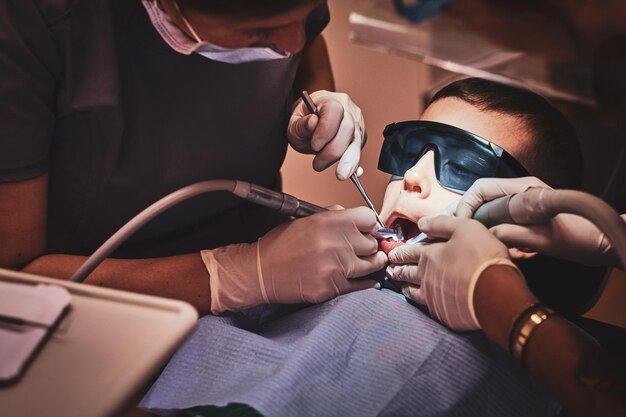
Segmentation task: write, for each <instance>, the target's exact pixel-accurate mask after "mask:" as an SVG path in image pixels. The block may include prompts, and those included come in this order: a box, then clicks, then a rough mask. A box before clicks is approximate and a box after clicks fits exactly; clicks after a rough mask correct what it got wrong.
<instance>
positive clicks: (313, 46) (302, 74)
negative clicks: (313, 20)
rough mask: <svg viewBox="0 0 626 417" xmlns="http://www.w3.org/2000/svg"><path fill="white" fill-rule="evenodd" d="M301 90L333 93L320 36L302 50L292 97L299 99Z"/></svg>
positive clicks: (331, 77)
mask: <svg viewBox="0 0 626 417" xmlns="http://www.w3.org/2000/svg"><path fill="white" fill-rule="evenodd" d="M302 90H307V91H309V92H312V91H317V90H328V91H335V80H334V78H333V70H332V68H331V66H330V58H329V57H328V49H327V48H326V41H325V40H324V38H323V37H322V35H319V36H317V37H315V38H314V39H313V40H312V41H311V42H309V43H307V45H306V46H305V47H304V49H303V50H302V61H301V62H300V66H299V67H298V72H297V73H296V79H295V81H294V84H293V91H294V97H300V92H301V91H302Z"/></svg>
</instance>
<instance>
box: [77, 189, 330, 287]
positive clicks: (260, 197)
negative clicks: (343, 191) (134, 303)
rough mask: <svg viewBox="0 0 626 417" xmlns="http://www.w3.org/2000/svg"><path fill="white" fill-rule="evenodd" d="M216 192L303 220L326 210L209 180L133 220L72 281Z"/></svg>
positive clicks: (270, 192)
mask: <svg viewBox="0 0 626 417" xmlns="http://www.w3.org/2000/svg"><path fill="white" fill-rule="evenodd" d="M214 191H228V192H231V193H233V194H235V195H237V196H238V197H241V198H243V199H245V200H248V201H251V202H253V203H256V204H259V205H262V206H265V207H269V208H271V209H274V210H278V211H279V212H281V213H284V214H286V215H288V216H294V217H304V216H309V215H311V214H314V213H317V212H320V211H324V210H326V209H325V208H322V207H319V206H316V205H315V204H311V203H307V202H306V201H301V200H298V199H297V198H296V197H293V196H291V195H289V194H284V193H279V192H277V191H274V190H270V189H268V188H265V187H261V186H259V185H256V184H250V183H249V182H245V181H235V180H209V181H201V182H197V183H195V184H192V185H188V186H187V187H183V188H181V189H180V190H178V191H175V192H173V193H171V194H168V195H166V196H165V197H163V198H161V199H160V200H158V201H157V202H155V203H153V204H152V205H150V206H149V207H147V208H146V209H144V210H143V211H141V212H140V213H139V214H137V215H136V216H135V217H133V218H132V219H131V220H130V221H129V222H128V223H126V224H125V225H124V226H122V228H120V229H119V230H118V231H117V232H115V233H114V234H113V235H112V236H111V237H110V238H108V239H107V241H106V242H104V243H103V244H102V246H100V247H99V248H98V250H96V251H95V252H94V253H93V254H92V255H91V256H90V257H89V258H87V260H86V261H85V263H83V264H82V265H81V266H80V268H78V270H77V271H76V272H75V273H74V274H73V275H72V277H71V278H70V280H71V281H74V282H83V281H84V280H85V278H87V276H88V275H89V274H91V273H92V272H93V270H94V269H96V267H97V266H98V265H100V263H101V262H102V261H103V260H104V259H106V258H108V257H109V256H110V255H111V253H113V251H115V249H117V248H118V247H119V246H120V245H121V244H122V243H124V242H125V241H126V240H127V239H128V238H129V237H130V236H132V235H133V233H135V232H136V231H137V230H139V229H140V228H141V227H143V226H144V225H145V224H146V223H148V222H149V221H150V220H152V219H154V218H155V217H156V216H158V215H159V214H161V213H163V212H164V211H166V210H168V209H169V208H171V207H173V206H175V205H177V204H179V203H182V202H183V201H185V200H188V199H190V198H192V197H195V196H197V195H200V194H204V193H211V192H214Z"/></svg>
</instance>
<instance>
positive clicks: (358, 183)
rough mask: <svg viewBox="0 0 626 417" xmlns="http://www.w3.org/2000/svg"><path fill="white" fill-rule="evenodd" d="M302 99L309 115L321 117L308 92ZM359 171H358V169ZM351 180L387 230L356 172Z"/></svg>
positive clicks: (302, 95) (302, 94) (304, 92)
mask: <svg viewBox="0 0 626 417" xmlns="http://www.w3.org/2000/svg"><path fill="white" fill-rule="evenodd" d="M300 97H302V101H303V102H304V105H305V106H306V108H307V109H308V110H309V113H312V114H314V115H316V116H318V117H319V115H320V114H319V112H318V111H317V106H316V105H315V103H314V102H313V99H311V96H309V93H307V92H306V90H303V91H302V93H300ZM359 168H360V167H359ZM357 171H358V169H357ZM350 179H351V180H352V182H353V183H354V185H355V186H356V188H357V190H359V193H361V196H362V197H363V200H365V204H367V206H368V207H369V208H370V210H372V211H373V212H374V215H375V216H376V221H377V222H378V224H379V225H380V227H381V228H385V224H384V223H383V221H382V220H381V219H380V216H379V215H378V212H377V211H376V208H375V207H374V204H373V203H372V200H370V198H369V196H368V195H367V193H366V192H365V188H363V185H362V184H361V180H359V177H358V175H357V174H356V172H355V173H354V174H352V175H350Z"/></svg>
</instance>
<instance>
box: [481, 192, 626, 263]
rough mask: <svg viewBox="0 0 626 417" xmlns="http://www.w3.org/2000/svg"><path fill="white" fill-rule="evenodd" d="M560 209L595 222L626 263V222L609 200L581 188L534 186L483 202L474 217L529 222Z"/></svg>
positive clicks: (489, 223)
mask: <svg viewBox="0 0 626 417" xmlns="http://www.w3.org/2000/svg"><path fill="white" fill-rule="evenodd" d="M560 213H569V214H575V215H578V216H581V217H584V218H586V219H587V220H589V221H591V222H592V223H593V224H595V225H596V227H598V229H600V230H601V231H602V232H603V233H604V234H605V236H606V237H607V239H608V240H609V242H611V244H612V245H613V248H614V249H615V253H616V254H617V257H618V258H619V260H620V262H621V263H622V266H623V267H624V266H626V223H625V222H624V221H623V220H622V218H621V217H620V216H619V214H618V213H617V212H616V211H615V210H614V209H613V208H612V207H611V206H609V205H608V204H607V203H605V202H604V201H602V200H601V199H599V198H598V197H595V196H593V195H591V194H587V193H584V192H582V191H574V190H553V189H551V188H543V187H531V188H529V189H528V190H526V191H524V192H522V193H519V194H513V195H509V196H506V197H500V198H498V199H495V200H493V201H490V202H487V203H485V204H483V205H482V206H480V207H479V208H478V209H477V210H476V212H475V213H474V218H475V219H476V220H478V221H480V222H481V223H482V224H484V225H485V226H487V227H493V226H496V225H498V224H502V223H514V224H520V225H527V226H529V225H541V224H545V223H547V222H548V221H550V219H551V218H552V217H554V216H556V215H557V214H560Z"/></svg>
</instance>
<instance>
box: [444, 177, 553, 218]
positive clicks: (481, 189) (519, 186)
mask: <svg viewBox="0 0 626 417" xmlns="http://www.w3.org/2000/svg"><path fill="white" fill-rule="evenodd" d="M529 187H547V185H546V184H545V183H544V182H543V181H541V180H540V179H539V178H536V177H522V178H480V179H478V180H477V181H476V182H474V184H472V186H471V187H470V188H469V189H468V190H467V191H466V192H465V194H464V195H463V197H462V198H461V200H460V201H459V203H458V205H457V208H456V211H455V213H454V215H455V216H457V217H466V218H471V217H472V216H473V215H474V212H475V211H476V209H478V207H480V206H481V205H482V204H483V203H484V202H487V201H491V200H494V199H496V198H498V197H503V196H506V195H510V194H515V193H519V192H522V191H525V190H526V189H527V188H529Z"/></svg>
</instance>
